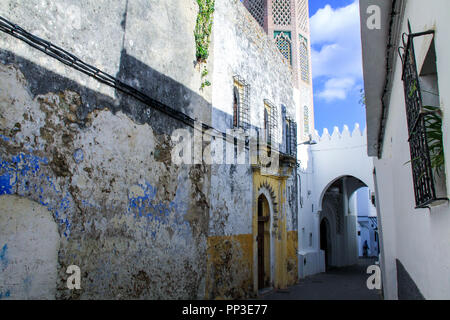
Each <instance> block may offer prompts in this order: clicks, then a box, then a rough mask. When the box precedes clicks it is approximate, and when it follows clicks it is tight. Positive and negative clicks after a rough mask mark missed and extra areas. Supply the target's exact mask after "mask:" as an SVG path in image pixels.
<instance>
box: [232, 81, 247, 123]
mask: <svg viewBox="0 0 450 320" xmlns="http://www.w3.org/2000/svg"><path fill="white" fill-rule="evenodd" d="M233 80H234V88H236V89H237V90H238V92H239V99H238V105H237V110H234V108H233V127H235V128H240V129H243V130H244V131H247V130H248V129H249V128H250V104H249V99H250V84H249V83H248V82H247V81H245V80H244V78H242V77H241V76H239V75H234V76H233Z"/></svg>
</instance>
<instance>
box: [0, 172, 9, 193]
mask: <svg viewBox="0 0 450 320" xmlns="http://www.w3.org/2000/svg"><path fill="white" fill-rule="evenodd" d="M11 193H12V185H11V175H10V174H8V173H6V174H4V175H2V176H0V195H2V194H11Z"/></svg>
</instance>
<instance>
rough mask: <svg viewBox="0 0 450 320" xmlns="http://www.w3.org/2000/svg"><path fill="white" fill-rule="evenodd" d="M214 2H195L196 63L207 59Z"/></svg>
mask: <svg viewBox="0 0 450 320" xmlns="http://www.w3.org/2000/svg"><path fill="white" fill-rule="evenodd" d="M214 1H215V0H197V4H198V9H199V10H198V15H197V25H196V27H195V31H194V35H195V44H196V51H197V62H199V63H202V62H206V60H207V59H208V57H209V44H210V41H211V31H212V25H213V14H214Z"/></svg>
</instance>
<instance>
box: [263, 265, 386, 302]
mask: <svg viewBox="0 0 450 320" xmlns="http://www.w3.org/2000/svg"><path fill="white" fill-rule="evenodd" d="M371 264H374V260H371V259H360V260H359V263H358V265H355V266H351V267H345V268H336V269H331V270H330V271H328V272H327V273H321V274H318V275H314V276H311V277H307V278H306V279H302V280H300V282H299V284H297V285H295V286H292V287H289V288H288V289H287V290H278V291H272V292H269V293H267V294H263V295H262V296H260V297H259V299H264V300H381V299H382V296H381V290H369V289H368V288H367V285H366V282H367V279H368V277H369V276H370V275H368V274H367V273H366V270H367V267H368V266H369V265H371Z"/></svg>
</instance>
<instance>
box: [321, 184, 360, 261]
mask: <svg viewBox="0 0 450 320" xmlns="http://www.w3.org/2000/svg"><path fill="white" fill-rule="evenodd" d="M364 187H367V185H366V184H365V183H364V182H362V181H361V180H360V179H358V178H356V177H353V176H343V177H340V178H337V179H336V180H334V181H331V182H330V183H329V184H328V186H327V189H326V190H324V191H323V193H322V197H321V208H322V210H321V211H320V220H319V221H320V230H319V231H320V249H321V250H323V251H324V253H325V265H326V269H329V268H330V267H343V266H348V265H353V264H356V263H357V262H358V256H359V252H358V235H357V220H358V217H357V208H356V201H350V199H352V200H354V198H352V195H353V194H354V193H355V192H356V191H357V190H358V189H360V188H364ZM367 201H369V200H368V199H367ZM330 248H332V250H331V249H330Z"/></svg>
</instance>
